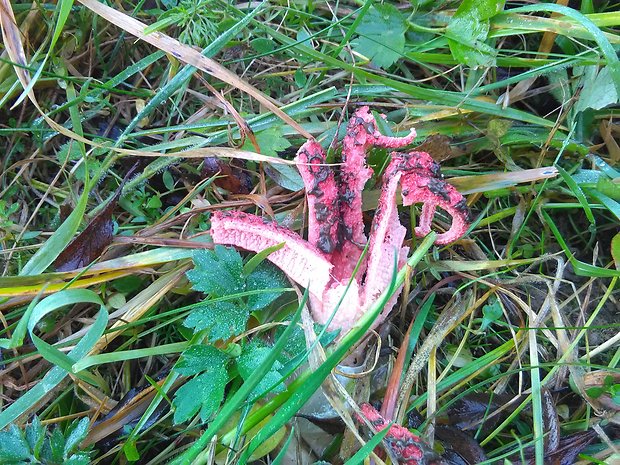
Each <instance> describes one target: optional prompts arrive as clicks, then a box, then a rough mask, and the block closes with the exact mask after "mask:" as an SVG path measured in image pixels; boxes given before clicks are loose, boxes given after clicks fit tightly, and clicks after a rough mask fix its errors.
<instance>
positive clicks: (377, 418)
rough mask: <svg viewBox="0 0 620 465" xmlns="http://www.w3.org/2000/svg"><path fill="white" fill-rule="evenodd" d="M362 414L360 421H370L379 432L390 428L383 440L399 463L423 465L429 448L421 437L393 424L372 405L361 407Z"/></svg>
mask: <svg viewBox="0 0 620 465" xmlns="http://www.w3.org/2000/svg"><path fill="white" fill-rule="evenodd" d="M360 409H361V414H360V415H359V420H368V421H369V422H370V423H371V424H372V426H373V427H374V428H375V429H376V430H377V431H383V430H384V429H385V428H390V429H389V431H388V433H387V434H386V435H385V438H384V439H383V441H384V443H385V445H386V446H387V449H388V450H389V452H390V454H391V455H392V456H393V458H394V459H396V460H397V461H398V463H402V464H403V465H422V464H424V463H426V460H424V458H425V456H426V455H427V451H426V450H427V449H428V446H425V445H424V444H423V443H422V440H421V439H420V437H419V436H416V435H414V434H413V433H412V432H411V431H409V430H408V429H407V428H405V427H403V426H401V425H399V424H393V425H392V426H390V423H389V421H387V420H386V419H385V418H383V417H382V416H381V414H380V413H379V412H377V410H376V409H375V408H374V407H373V406H372V405H370V404H362V405H360Z"/></svg>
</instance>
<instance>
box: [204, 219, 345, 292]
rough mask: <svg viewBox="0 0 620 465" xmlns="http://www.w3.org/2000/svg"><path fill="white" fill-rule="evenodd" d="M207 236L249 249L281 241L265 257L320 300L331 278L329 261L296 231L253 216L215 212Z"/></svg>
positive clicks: (218, 241)
mask: <svg viewBox="0 0 620 465" xmlns="http://www.w3.org/2000/svg"><path fill="white" fill-rule="evenodd" d="M211 237H212V238H213V242H215V243H216V244H224V245H232V246H235V247H239V248H241V249H245V250H251V251H253V252H260V251H262V250H265V249H266V248H268V247H273V246H274V245H278V244H281V243H284V247H282V248H281V249H280V250H277V251H275V252H273V253H272V254H270V255H269V256H268V257H267V258H268V259H269V260H270V261H271V262H273V263H274V264H275V265H276V266H277V267H278V268H280V269H281V270H282V271H284V272H285V273H286V274H287V275H288V276H289V277H290V278H291V279H292V280H293V281H295V282H296V283H297V284H299V285H301V286H303V287H307V288H308V289H309V291H310V293H311V294H312V296H313V297H315V298H317V299H322V298H323V294H324V293H325V290H326V289H327V287H328V284H329V282H330V281H331V280H332V278H331V270H332V268H333V266H332V264H331V263H329V261H328V260H327V259H326V258H325V257H324V256H323V254H322V253H321V252H320V251H319V250H317V249H316V248H315V247H314V246H312V245H311V244H309V243H308V242H307V241H304V240H303V239H302V238H301V237H299V235H298V234H296V233H294V232H293V231H291V230H289V229H286V228H284V227H282V226H280V225H278V224H275V223H269V222H266V221H264V220H263V219H262V218H259V217H258V216H255V215H250V214H247V213H243V212H238V211H226V212H224V211H218V212H215V213H213V216H212V217H211Z"/></svg>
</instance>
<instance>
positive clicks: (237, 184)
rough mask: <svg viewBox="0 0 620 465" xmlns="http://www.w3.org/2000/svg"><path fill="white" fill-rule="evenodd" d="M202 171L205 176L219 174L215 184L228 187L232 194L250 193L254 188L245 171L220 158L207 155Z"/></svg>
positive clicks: (224, 187)
mask: <svg viewBox="0 0 620 465" xmlns="http://www.w3.org/2000/svg"><path fill="white" fill-rule="evenodd" d="M202 173H203V176H205V177H210V176H215V175H217V178H216V179H215V185H216V186H218V187H221V188H222V189H226V190H227V191H228V192H230V193H231V194H248V193H250V191H251V190H252V180H251V179H250V176H249V175H248V174H247V173H246V172H245V171H243V170H241V169H240V168H237V167H235V166H231V165H230V164H229V163H225V162H223V161H222V160H220V159H219V158H215V157H206V158H205V159H204V161H203V165H202Z"/></svg>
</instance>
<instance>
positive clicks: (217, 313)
mask: <svg viewBox="0 0 620 465" xmlns="http://www.w3.org/2000/svg"><path fill="white" fill-rule="evenodd" d="M249 317H250V313H249V311H248V310H247V308H244V307H240V306H239V305H237V304H235V303H233V302H229V301H216V302H209V301H207V302H204V303H203V304H202V305H200V306H198V307H196V308H195V309H194V310H192V313H191V314H190V315H189V316H188V317H187V318H186V319H185V321H184V322H183V325H184V326H187V327H188V328H193V329H194V331H202V330H204V329H207V330H209V331H208V334H209V340H211V341H217V340H219V339H223V340H226V339H228V338H229V337H231V336H236V335H237V334H241V333H242V332H243V331H244V330H245V327H246V324H247V322H248V319H249Z"/></svg>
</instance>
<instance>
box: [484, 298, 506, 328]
mask: <svg viewBox="0 0 620 465" xmlns="http://www.w3.org/2000/svg"><path fill="white" fill-rule="evenodd" d="M482 314H483V315H484V316H483V317H482V324H481V325H480V331H484V330H486V329H487V328H488V327H489V325H490V324H491V323H495V322H497V321H499V320H500V319H501V318H502V316H503V314H504V312H503V310H502V305H501V304H500V303H499V300H497V299H493V300H489V303H487V304H486V305H484V306H483V307H482Z"/></svg>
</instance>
